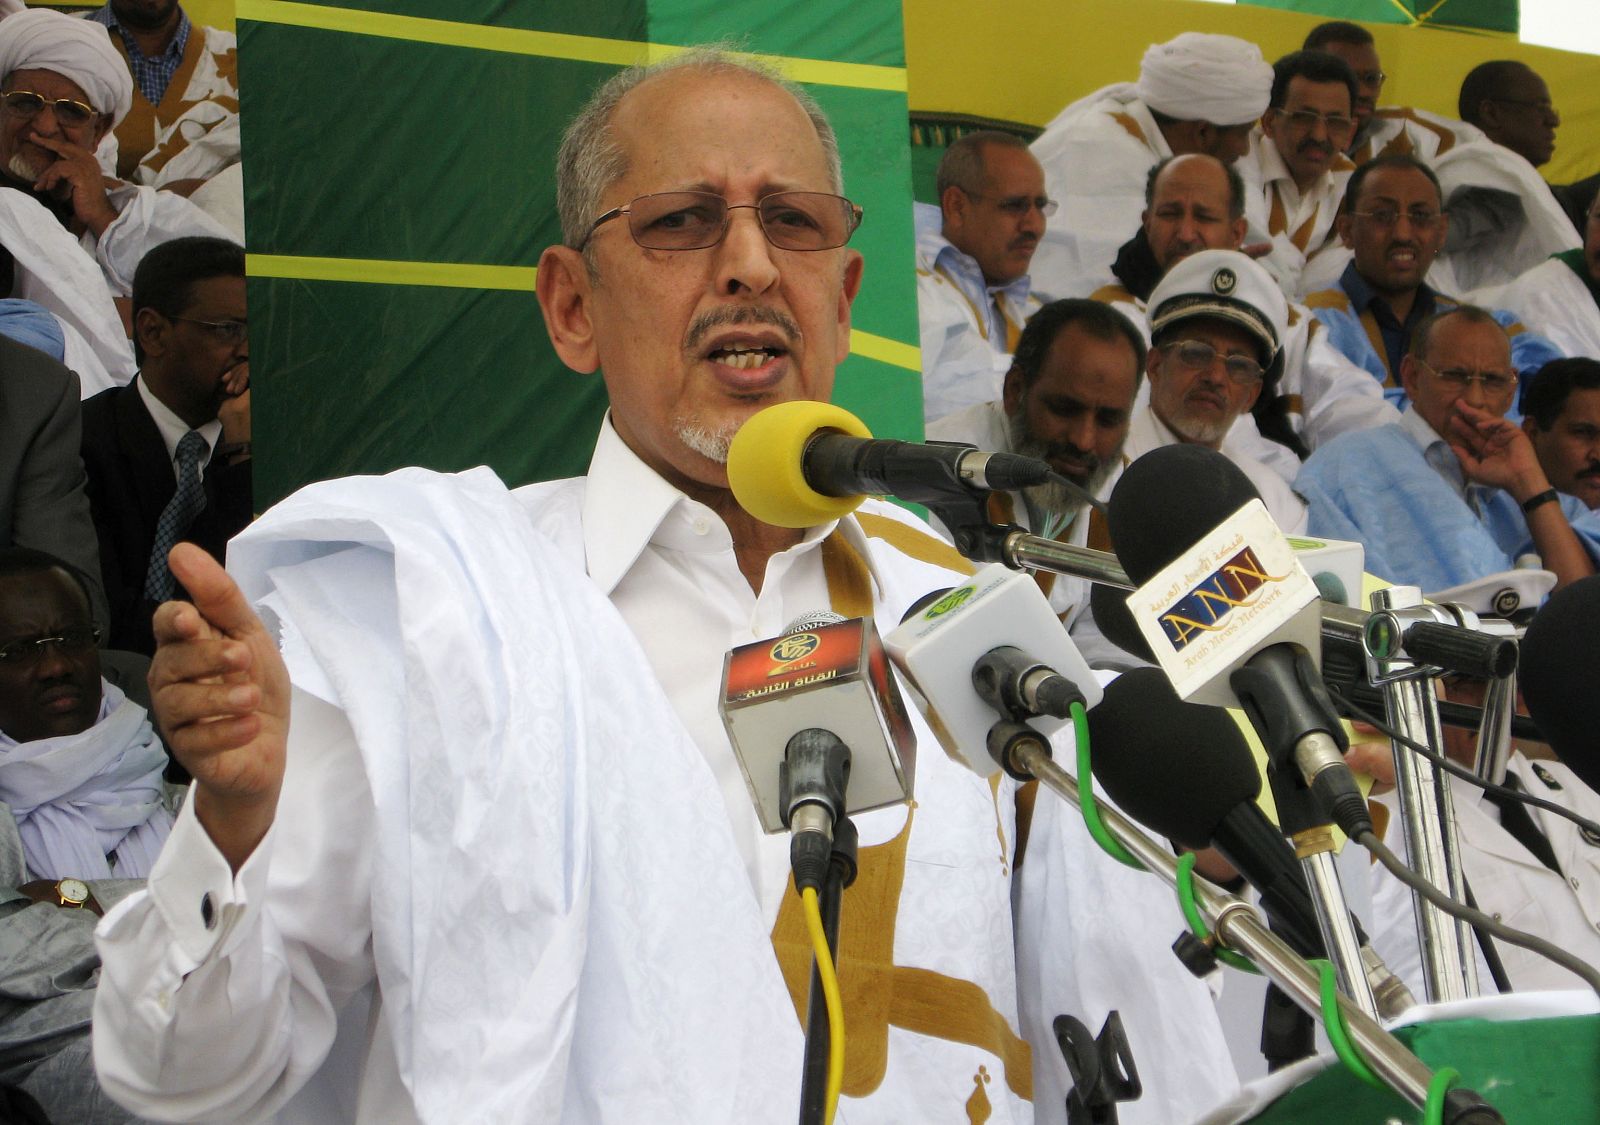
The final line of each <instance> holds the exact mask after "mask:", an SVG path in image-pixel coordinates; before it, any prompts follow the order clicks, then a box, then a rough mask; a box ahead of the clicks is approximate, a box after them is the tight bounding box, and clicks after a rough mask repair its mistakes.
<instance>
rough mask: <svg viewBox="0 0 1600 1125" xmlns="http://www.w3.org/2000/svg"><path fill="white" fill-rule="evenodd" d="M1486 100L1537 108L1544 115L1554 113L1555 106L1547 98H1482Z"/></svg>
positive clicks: (1552, 114)
mask: <svg viewBox="0 0 1600 1125" xmlns="http://www.w3.org/2000/svg"><path fill="white" fill-rule="evenodd" d="M1483 100H1484V101H1486V102H1499V103H1500V104H1501V105H1515V106H1521V107H1522V108H1523V109H1533V110H1538V111H1539V113H1541V114H1543V115H1544V116H1546V117H1551V116H1554V115H1555V112H1556V107H1555V104H1554V103H1553V102H1551V100H1550V99H1549V98H1537V99H1529V98H1484V99H1483Z"/></svg>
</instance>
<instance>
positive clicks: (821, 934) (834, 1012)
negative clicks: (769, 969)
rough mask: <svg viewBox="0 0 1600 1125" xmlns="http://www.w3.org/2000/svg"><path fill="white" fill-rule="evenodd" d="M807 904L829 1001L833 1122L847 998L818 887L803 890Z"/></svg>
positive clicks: (841, 1069) (824, 993) (829, 1120)
mask: <svg viewBox="0 0 1600 1125" xmlns="http://www.w3.org/2000/svg"><path fill="white" fill-rule="evenodd" d="M800 901H801V904H802V905H803V906H804V907H805V915H806V929H807V930H809V931H810V933H811V951H812V953H813V954H814V955H815V957H816V959H817V978H818V979H819V980H821V981H822V996H823V999H824V1000H826V1001H827V1003H828V1100H827V1113H826V1115H825V1116H824V1118H823V1120H825V1121H826V1122H827V1123H828V1125H833V1115H834V1113H835V1111H837V1110H838V1108H839V1087H841V1086H842V1085H844V1002H843V1001H842V1000H840V999H839V978H838V977H836V976H834V975H833V954H832V953H831V952H830V951H829V949H828V934H827V932H826V931H825V930H824V929H823V928H822V907H821V905H820V904H819V903H818V902H817V892H816V889H815V888H814V887H807V888H806V889H805V890H803V891H801V892H800Z"/></svg>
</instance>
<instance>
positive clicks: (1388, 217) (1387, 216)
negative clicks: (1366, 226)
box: [1350, 207, 1444, 230]
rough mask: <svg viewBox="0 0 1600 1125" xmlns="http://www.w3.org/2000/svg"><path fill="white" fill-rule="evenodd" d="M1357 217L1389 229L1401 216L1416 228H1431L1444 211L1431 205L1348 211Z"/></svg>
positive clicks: (1442, 216) (1442, 217) (1441, 217)
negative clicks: (1398, 208)
mask: <svg viewBox="0 0 1600 1125" xmlns="http://www.w3.org/2000/svg"><path fill="white" fill-rule="evenodd" d="M1350 213H1351V214H1352V215H1354V216H1355V217H1356V218H1358V219H1365V220H1367V221H1368V222H1369V223H1371V224H1372V225H1373V226H1375V227H1382V228H1383V229H1384V230H1390V229H1392V228H1393V227H1394V225H1395V224H1396V223H1398V222H1399V221H1400V220H1401V219H1402V218H1404V219H1405V220H1406V221H1407V222H1409V223H1410V224H1411V225H1412V226H1413V227H1415V228H1417V229H1418V230H1432V229H1433V228H1434V227H1436V226H1438V225H1439V223H1440V221H1441V220H1443V219H1444V212H1442V211H1435V210H1434V209H1433V208H1431V207H1413V208H1411V209H1410V210H1409V211H1399V210H1396V209H1395V208H1393V207H1374V208H1373V209H1372V210H1371V211H1352V212H1350Z"/></svg>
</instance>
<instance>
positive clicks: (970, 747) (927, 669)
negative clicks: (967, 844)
mask: <svg viewBox="0 0 1600 1125" xmlns="http://www.w3.org/2000/svg"><path fill="white" fill-rule="evenodd" d="M883 644H884V648H885V649H886V650H887V651H888V653H889V658H890V659H891V660H893V661H894V663H895V666H896V667H897V668H899V669H900V671H901V672H902V673H904V675H905V677H906V679H907V680H909V681H910V682H911V684H912V685H913V687H914V688H915V691H916V694H917V696H918V697H919V698H918V700H917V704H918V709H919V710H921V711H922V712H923V714H925V715H926V716H927V717H928V724H929V726H931V727H932V728H933V732H934V734H935V735H936V736H937V737H938V739H939V743H940V745H941V746H943V747H944V749H945V753H947V754H949V755H950V757H952V758H954V759H955V760H956V761H957V762H960V763H961V764H962V765H964V766H966V767H967V768H968V769H970V770H972V771H974V772H975V773H978V774H981V775H983V776H984V777H988V776H991V775H992V774H994V773H995V771H996V770H997V769H998V768H999V767H998V766H997V765H996V764H995V762H994V760H993V759H992V758H991V757H990V756H989V753H988V751H987V749H986V746H987V741H988V735H989V728H990V727H992V726H994V724H995V722H996V721H997V720H998V719H1000V718H1001V715H1000V714H999V713H998V712H997V711H996V709H995V705H996V704H997V703H998V704H999V705H1000V706H1001V707H1002V708H1003V709H1005V710H1006V711H1008V712H1012V711H1014V710H1015V709H1016V708H1022V709H1025V710H1026V711H1028V712H1030V713H1037V714H1038V716H1039V717H1038V718H1037V719H1035V720H1034V721H1033V723H1032V725H1033V727H1034V729H1036V730H1037V731H1039V732H1040V733H1041V734H1046V735H1048V734H1049V733H1050V732H1052V731H1054V730H1056V729H1058V728H1060V727H1061V726H1062V725H1063V723H1064V722H1065V721H1066V719H1067V707H1068V704H1069V703H1070V702H1071V699H1072V697H1073V696H1074V695H1076V696H1077V697H1078V698H1081V699H1083V700H1084V706H1086V707H1093V706H1094V705H1095V704H1096V703H1098V702H1099V701H1100V694H1101V693H1100V684H1099V681H1098V680H1096V679H1095V676H1094V673H1093V672H1091V671H1090V670H1089V665H1088V663H1087V662H1086V661H1085V660H1084V659H1083V656H1082V655H1081V654H1080V653H1079V652H1078V646H1077V645H1075V644H1073V643H1072V638H1071V637H1069V636H1068V635H1067V631H1066V629H1065V628H1063V627H1062V625H1061V619H1060V618H1058V617H1057V616H1056V615H1055V611H1054V610H1052V609H1051V608H1050V603H1049V601H1048V600H1047V599H1046V598H1045V596H1044V594H1043V593H1042V592H1041V591H1040V590H1039V584H1038V583H1037V582H1035V581H1034V580H1033V579H1032V578H1031V577H1029V576H1028V575H1026V574H1023V573H1022V572H1020V571H1015V570H1011V569H1010V568H1009V567H1006V566H1004V565H1002V564H1000V563H992V564H990V565H989V566H986V567H984V568H983V569H981V570H979V571H978V572H977V573H976V574H974V575H973V576H972V578H971V579H970V580H969V581H967V582H966V583H965V584H963V585H961V586H957V587H954V588H953V589H951V590H949V591H948V592H946V593H945V594H943V595H942V596H940V597H937V598H934V599H933V600H931V601H928V600H926V599H924V602H923V603H919V605H917V606H914V607H913V608H912V609H911V611H909V612H908V613H907V614H906V618H905V620H904V621H902V622H901V623H900V626H899V628H897V629H895V630H894V631H893V632H892V633H890V634H889V635H888V636H887V637H885V638H884V641H883ZM980 676H981V681H980V679H979V677H980ZM1080 693H1081V694H1080ZM1058 712H1059V713H1058Z"/></svg>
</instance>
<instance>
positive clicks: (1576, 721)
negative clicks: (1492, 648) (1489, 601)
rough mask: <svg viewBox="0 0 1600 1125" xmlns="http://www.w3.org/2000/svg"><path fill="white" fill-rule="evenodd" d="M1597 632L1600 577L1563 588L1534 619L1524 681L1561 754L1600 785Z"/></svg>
mask: <svg viewBox="0 0 1600 1125" xmlns="http://www.w3.org/2000/svg"><path fill="white" fill-rule="evenodd" d="M1597 635H1600V576H1591V577H1589V578H1584V579H1580V580H1579V581H1577V582H1574V583H1573V584H1572V585H1570V586H1566V587H1564V588H1562V589H1560V590H1557V591H1556V592H1555V593H1553V594H1551V595H1550V598H1549V600H1548V601H1546V602H1545V603H1544V607H1543V608H1542V609H1540V610H1539V612H1537V613H1535V614H1534V615H1533V620H1532V621H1531V622H1529V623H1528V631H1527V633H1526V634H1525V635H1524V636H1523V638H1522V653H1521V656H1522V663H1521V671H1520V673H1519V677H1518V686H1520V687H1521V689H1522V696H1523V698H1524V699H1525V700H1526V701H1527V704H1528V714H1530V715H1532V716H1533V719H1534V721H1535V722H1536V723H1538V724H1539V729H1540V730H1541V731H1543V732H1544V735H1545V740H1546V741H1547V742H1549V743H1550V748H1551V749H1552V750H1554V751H1555V753H1556V757H1558V758H1560V759H1561V762H1562V764H1563V765H1565V766H1566V767H1567V768H1568V769H1570V770H1571V771H1572V772H1573V773H1575V774H1577V775H1578V776H1579V777H1580V778H1582V779H1583V782H1584V784H1586V785H1588V786H1589V788H1591V789H1597V790H1600V733H1597V727H1596V724H1595V720H1594V714H1593V712H1592V711H1591V710H1590V706H1589V702H1590V700H1591V699H1592V698H1593V694H1592V693H1593V692H1594V651H1595V637H1596V636H1597Z"/></svg>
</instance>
